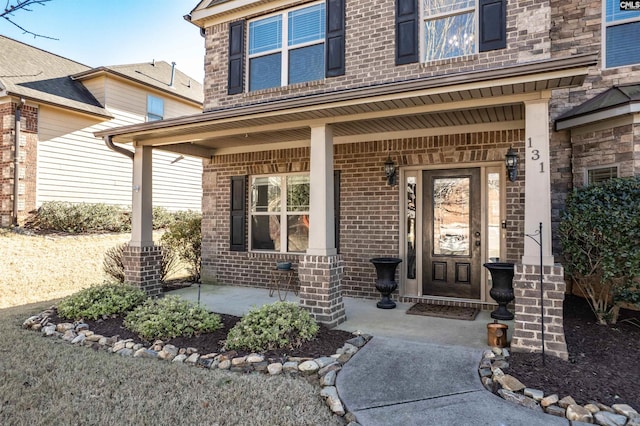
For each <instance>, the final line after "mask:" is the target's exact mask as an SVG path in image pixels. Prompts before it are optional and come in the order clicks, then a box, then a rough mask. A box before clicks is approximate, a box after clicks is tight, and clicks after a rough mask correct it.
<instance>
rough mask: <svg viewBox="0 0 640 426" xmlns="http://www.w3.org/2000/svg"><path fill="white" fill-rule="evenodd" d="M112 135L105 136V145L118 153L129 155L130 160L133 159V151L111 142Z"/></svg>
mask: <svg viewBox="0 0 640 426" xmlns="http://www.w3.org/2000/svg"><path fill="white" fill-rule="evenodd" d="M111 138H112V136H105V137H104V138H103V139H104V144H105V145H107V147H108V148H109V149H110V150H112V151H115V152H117V153H119V154H122V155H126V156H127V157H129V158H130V159H131V161H133V157H134V153H133V152H131V151H129V150H128V149H126V148H123V147H121V146H117V145H115V144H114V143H113V141H112V140H111Z"/></svg>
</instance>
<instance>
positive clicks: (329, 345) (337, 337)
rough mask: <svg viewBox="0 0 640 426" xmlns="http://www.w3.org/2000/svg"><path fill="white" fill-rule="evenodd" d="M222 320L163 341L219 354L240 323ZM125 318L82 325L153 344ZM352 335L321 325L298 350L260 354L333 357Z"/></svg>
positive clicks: (230, 318)
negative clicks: (193, 333)
mask: <svg viewBox="0 0 640 426" xmlns="http://www.w3.org/2000/svg"><path fill="white" fill-rule="evenodd" d="M218 315H220V318H221V320H222V324H223V327H222V328H221V329H219V330H216V331H214V332H213V333H203V334H201V335H199V336H194V337H178V338H174V339H170V340H164V341H163V343H165V344H172V345H174V346H176V347H178V348H189V347H192V348H196V349H198V353H200V354H203V355H204V354H209V353H221V350H222V347H223V341H224V339H226V338H227V334H228V333H229V330H231V328H232V327H233V326H234V325H235V324H236V322H238V321H239V320H240V317H236V316H233V315H225V314H218ZM51 320H52V321H53V322H54V323H56V324H57V323H59V322H69V321H68V320H63V319H60V318H59V317H57V315H54V316H52V317H51ZM123 321H124V317H123V316H115V317H112V318H108V319H104V320H103V319H100V320H96V321H85V322H86V323H87V324H88V325H89V330H91V331H93V332H94V333H96V334H101V335H103V336H106V337H112V336H119V338H120V339H133V340H134V341H135V342H139V343H143V344H145V345H146V346H150V345H151V344H153V342H147V341H145V340H144V339H142V338H141V337H139V336H138V335H137V334H135V333H133V332H131V331H129V330H127V329H126V328H124V326H123ZM352 337H354V336H353V334H352V333H349V332H347V331H343V330H331V329H328V328H327V327H325V326H323V325H320V330H319V331H318V334H317V335H316V337H315V339H313V340H311V341H308V342H305V343H303V344H302V346H300V347H298V348H293V349H290V348H285V349H277V350H271V351H267V352H263V354H264V355H265V357H266V358H268V359H271V360H282V359H284V358H285V357H292V356H293V357H309V358H318V357H321V356H329V355H333V354H335V353H336V350H337V349H339V348H341V347H342V346H343V345H344V343H345V342H346V341H347V340H349V339H351V338H352ZM236 352H237V356H244V355H248V354H249V353H251V352H249V351H240V350H239V351H236Z"/></svg>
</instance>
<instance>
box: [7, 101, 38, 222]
mask: <svg viewBox="0 0 640 426" xmlns="http://www.w3.org/2000/svg"><path fill="white" fill-rule="evenodd" d="M16 106H17V104H15V103H9V102H7V103H3V104H0V171H1V175H0V226H9V225H11V217H12V215H13V180H14V179H13V178H14V172H13V170H14V140H15V139H14V138H15V137H14V126H15V108H16ZM20 123H21V127H20V130H21V132H20V166H19V167H20V179H19V191H20V198H19V200H18V203H19V205H18V221H19V223H22V222H23V221H24V219H25V218H26V216H27V214H28V213H29V212H30V211H31V210H33V209H34V208H35V206H36V173H37V167H36V166H37V159H38V148H37V146H38V109H37V108H35V107H31V106H23V107H22V112H21V118H20Z"/></svg>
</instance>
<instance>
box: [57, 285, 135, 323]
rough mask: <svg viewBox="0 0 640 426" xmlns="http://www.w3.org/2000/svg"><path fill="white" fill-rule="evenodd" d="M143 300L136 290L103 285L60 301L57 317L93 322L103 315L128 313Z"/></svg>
mask: <svg viewBox="0 0 640 426" xmlns="http://www.w3.org/2000/svg"><path fill="white" fill-rule="evenodd" d="M145 298H146V296H145V293H144V292H143V291H142V290H140V289H138V288H135V287H132V286H129V285H125V284H119V283H104V284H100V285H96V286H92V287H89V288H85V289H84V290H80V291H79V292H77V293H75V294H72V295H71V296H69V297H67V298H66V299H64V300H63V301H61V302H60V303H59V304H58V315H59V316H60V317H62V318H67V319H72V320H79V319H85V320H86V319H92V320H95V319H98V318H101V317H102V316H103V315H112V314H121V313H124V312H127V311H130V310H131V309H133V308H134V307H136V306H138V305H139V304H141V303H142V302H143V301H144V300H145Z"/></svg>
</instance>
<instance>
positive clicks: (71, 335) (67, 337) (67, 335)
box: [62, 330, 77, 342]
mask: <svg viewBox="0 0 640 426" xmlns="http://www.w3.org/2000/svg"><path fill="white" fill-rule="evenodd" d="M76 336H77V334H76V333H75V332H74V331H73V330H67V331H65V332H64V334H63V335H62V340H64V341H66V342H71V341H72V340H73V339H75V338H76Z"/></svg>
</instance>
